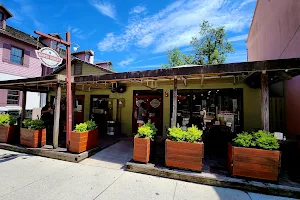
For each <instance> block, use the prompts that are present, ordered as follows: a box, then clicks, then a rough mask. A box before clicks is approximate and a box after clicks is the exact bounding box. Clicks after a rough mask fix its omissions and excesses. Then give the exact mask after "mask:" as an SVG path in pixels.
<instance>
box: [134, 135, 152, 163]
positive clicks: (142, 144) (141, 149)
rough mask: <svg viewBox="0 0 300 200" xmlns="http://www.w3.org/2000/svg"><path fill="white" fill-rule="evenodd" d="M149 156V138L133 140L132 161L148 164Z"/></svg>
mask: <svg viewBox="0 0 300 200" xmlns="http://www.w3.org/2000/svg"><path fill="white" fill-rule="evenodd" d="M150 154H151V140H150V138H134V148H133V160H134V161H137V162H142V163H148V162H149V160H150Z"/></svg>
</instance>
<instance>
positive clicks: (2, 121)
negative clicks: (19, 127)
mask: <svg viewBox="0 0 300 200" xmlns="http://www.w3.org/2000/svg"><path fill="white" fill-rule="evenodd" d="M16 122H17V120H16V119H15V118H14V117H13V116H11V115H9V114H0V126H9V125H14V124H15V123H16Z"/></svg>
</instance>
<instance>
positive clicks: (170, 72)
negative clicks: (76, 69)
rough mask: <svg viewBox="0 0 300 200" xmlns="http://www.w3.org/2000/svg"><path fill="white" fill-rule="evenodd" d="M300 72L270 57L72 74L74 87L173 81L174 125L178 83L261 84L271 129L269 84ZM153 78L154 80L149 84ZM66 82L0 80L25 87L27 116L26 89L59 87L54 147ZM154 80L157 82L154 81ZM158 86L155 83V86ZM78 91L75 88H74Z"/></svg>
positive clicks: (57, 78) (293, 62)
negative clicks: (215, 80)
mask: <svg viewBox="0 0 300 200" xmlns="http://www.w3.org/2000/svg"><path fill="white" fill-rule="evenodd" d="M298 75H300V59H298V58H294V59H282V60H266V61H257V62H243V63H229V64H218V65H201V66H199V65H190V66H180V67H176V68H170V69H157V70H146V71H134V72H123V73H107V74H99V75H89V76H75V77H72V83H73V85H74V87H73V90H75V89H76V85H77V86H78V87H80V86H85V85H88V86H89V88H92V89H96V88H99V85H106V84H108V83H110V84H115V83H125V84H126V83H137V84H141V85H144V86H146V87H148V88H151V89H155V83H157V82H164V81H172V82H173V116H172V123H171V124H172V126H174V125H176V114H177V88H178V84H180V83H182V84H184V85H186V84H187V80H195V79H197V80H200V82H201V83H200V85H199V88H201V87H202V85H203V84H204V83H205V81H206V80H208V79H230V80H232V81H233V83H234V84H239V83H242V82H246V83H247V84H248V85H251V86H253V85H255V87H260V88H261V105H262V106H261V121H262V128H263V129H265V130H269V85H271V84H274V83H277V82H280V81H283V80H288V79H291V78H292V77H294V76H298ZM149 82H151V83H152V84H150V85H149V84H148V83H149ZM65 83H66V77H65V76H64V75H51V76H45V77H36V78H28V79H18V80H8V81H0V89H13V90H20V91H23V93H24V94H25V95H23V98H22V115H21V119H22V120H23V119H24V117H25V106H26V92H27V91H32V92H42V93H47V92H49V91H56V109H55V117H54V130H53V147H54V148H56V147H57V146H58V134H59V133H58V132H59V115H60V99H61V85H62V84H65ZM153 83H154V84H153ZM153 86H154V87H153ZM73 92H74V91H73Z"/></svg>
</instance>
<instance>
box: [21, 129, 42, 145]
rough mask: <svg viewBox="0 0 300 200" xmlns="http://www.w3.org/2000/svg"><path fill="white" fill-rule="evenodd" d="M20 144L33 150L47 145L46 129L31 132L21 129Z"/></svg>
mask: <svg viewBox="0 0 300 200" xmlns="http://www.w3.org/2000/svg"><path fill="white" fill-rule="evenodd" d="M20 144H21V145H24V146H27V147H32V148H38V147H42V146H44V145H46V129H45V128H44V129H40V130H29V129H26V128H21V132H20Z"/></svg>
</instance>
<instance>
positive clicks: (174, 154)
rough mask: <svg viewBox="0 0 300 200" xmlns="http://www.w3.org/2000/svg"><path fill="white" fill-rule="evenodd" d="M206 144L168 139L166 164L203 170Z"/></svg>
mask: <svg viewBox="0 0 300 200" xmlns="http://www.w3.org/2000/svg"><path fill="white" fill-rule="evenodd" d="M203 157H204V144H203V142H199V143H189V142H174V141H171V140H166V166H168V167H175V168H180V169H189V170H193V171H202V168H203V162H202V159H203Z"/></svg>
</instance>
